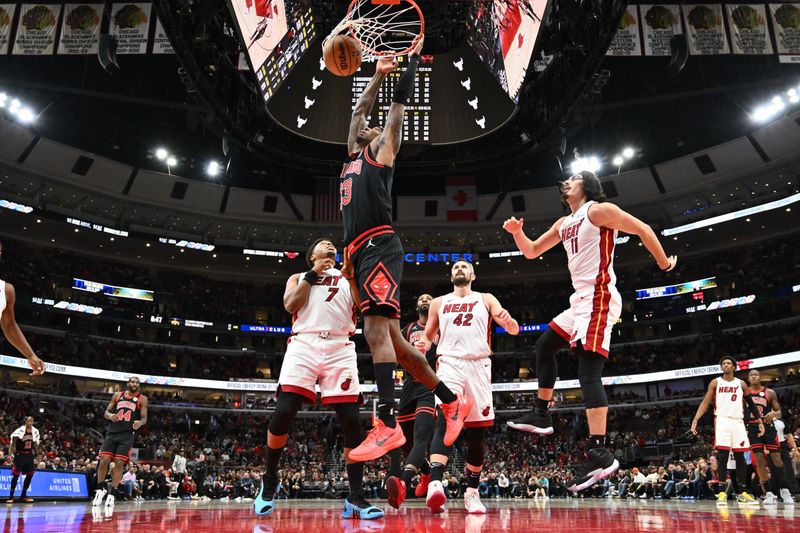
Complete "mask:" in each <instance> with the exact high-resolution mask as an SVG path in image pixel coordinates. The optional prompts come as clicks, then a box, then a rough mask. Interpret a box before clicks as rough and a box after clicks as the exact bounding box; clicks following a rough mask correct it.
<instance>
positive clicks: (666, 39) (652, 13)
mask: <svg viewBox="0 0 800 533" xmlns="http://www.w3.org/2000/svg"><path fill="white" fill-rule="evenodd" d="M639 18H640V20H641V21H642V32H643V33H644V55H646V56H669V55H672V52H671V50H670V46H669V43H670V40H672V37H673V36H674V35H680V34H682V33H683V27H682V26H681V13H680V7H679V6H677V5H671V4H670V5H662V4H641V5H640V6H639Z"/></svg>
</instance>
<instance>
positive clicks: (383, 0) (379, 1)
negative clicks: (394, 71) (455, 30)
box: [347, 0, 425, 57]
mask: <svg viewBox="0 0 800 533" xmlns="http://www.w3.org/2000/svg"><path fill="white" fill-rule="evenodd" d="M357 2H359V0H351V2H350V5H349V6H348V8H347V14H348V15H349V14H350V13H351V12H352V11H353V8H354V7H355V5H356V3H357ZM402 2H408V3H409V4H411V5H412V6H414V9H416V10H417V15H419V33H418V34H417V36H416V37H414V40H413V41H411V44H410V45H409V47H408V48H406V49H405V50H403V51H402V52H382V51H379V50H373V49H372V48H369V47H367V46H365V45H364V43H362V42H361V39H359V38H358V35H356V34H355V32H354V31H353V27H352V26H350V28H349V33H350V35H351V36H352V37H353V38H354V39H355V40H356V41H358V44H359V45H360V46H361V49H362V53H363V52H367V53H368V54H371V55H374V56H378V57H397V56H402V55H405V54H407V53H409V52H410V51H411V50H413V49H414V47H415V46H417V44H418V43H419V41H420V39H422V36H423V35H425V17H424V16H423V14H422V9H420V7H419V6H418V5H417V3H416V2H415V1H414V0H371V3H372V4H375V5H399V4H401V3H402Z"/></svg>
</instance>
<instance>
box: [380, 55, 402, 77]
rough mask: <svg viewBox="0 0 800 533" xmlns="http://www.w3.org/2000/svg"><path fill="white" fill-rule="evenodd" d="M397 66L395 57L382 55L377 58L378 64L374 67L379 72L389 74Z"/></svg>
mask: <svg viewBox="0 0 800 533" xmlns="http://www.w3.org/2000/svg"><path fill="white" fill-rule="evenodd" d="M396 68H397V59H396V58H394V57H382V58H380V59H379V60H378V65H377V66H376V67H375V70H376V71H377V72H380V73H381V74H389V73H390V72H391V71H393V70H394V69H396Z"/></svg>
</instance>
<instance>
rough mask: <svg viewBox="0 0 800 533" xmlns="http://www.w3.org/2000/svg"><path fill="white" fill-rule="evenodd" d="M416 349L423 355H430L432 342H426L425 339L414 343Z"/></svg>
mask: <svg viewBox="0 0 800 533" xmlns="http://www.w3.org/2000/svg"><path fill="white" fill-rule="evenodd" d="M414 347H415V348H416V349H417V350H419V352H420V353H421V354H422V355H425V354H426V353H428V350H430V349H431V341H427V342H425V340H424V339H420V340H418V341H417V342H415V343H414Z"/></svg>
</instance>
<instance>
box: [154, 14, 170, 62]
mask: <svg viewBox="0 0 800 533" xmlns="http://www.w3.org/2000/svg"><path fill="white" fill-rule="evenodd" d="M153 53H154V54H174V53H175V50H174V49H173V48H172V43H171V42H169V37H167V32H165V31H164V26H163V25H162V24H161V21H160V20H158V18H156V35H155V37H154V38H153Z"/></svg>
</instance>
